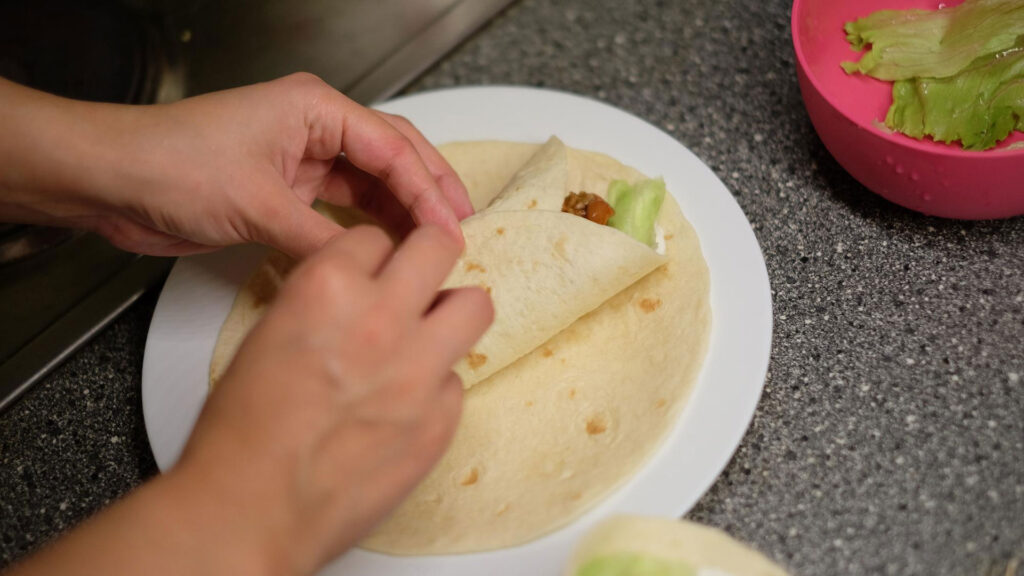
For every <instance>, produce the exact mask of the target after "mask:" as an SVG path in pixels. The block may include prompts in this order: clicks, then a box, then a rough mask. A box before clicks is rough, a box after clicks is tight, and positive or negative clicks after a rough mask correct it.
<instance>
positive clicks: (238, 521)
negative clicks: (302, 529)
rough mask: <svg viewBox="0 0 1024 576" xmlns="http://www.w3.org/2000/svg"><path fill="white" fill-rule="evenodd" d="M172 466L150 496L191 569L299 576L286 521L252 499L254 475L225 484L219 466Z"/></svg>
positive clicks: (259, 500)
mask: <svg viewBox="0 0 1024 576" xmlns="http://www.w3.org/2000/svg"><path fill="white" fill-rule="evenodd" d="M226 468H228V467H227V466H219V467H217V469H211V470H206V469H201V468H196V467H189V468H183V467H180V466H179V467H175V468H174V469H173V470H171V471H169V472H168V473H166V474H164V475H163V476H161V477H160V478H158V479H157V480H155V481H154V482H153V486H152V489H153V491H154V493H155V494H154V497H153V499H154V500H155V501H157V502H158V504H157V505H158V506H161V507H162V508H163V513H162V514H163V515H164V519H165V521H166V522H167V523H168V525H170V526H175V527H176V528H177V529H176V530H175V533H176V534H179V535H180V536H181V537H182V538H183V539H184V540H185V541H184V542H182V546H181V547H182V552H183V553H184V554H188V555H189V556H190V558H191V560H192V561H193V562H195V563H196V565H195V566H194V568H195V571H194V573H221V574H254V575H257V576H262V575H266V576H271V575H274V576H278V575H283V576H299V574H301V572H299V571H298V570H297V569H296V567H295V564H294V562H293V556H292V550H291V549H290V548H291V541H290V539H289V535H288V534H287V532H288V525H287V523H286V522H285V521H284V519H283V518H282V516H281V514H280V513H279V511H278V510H276V509H275V506H274V505H273V504H272V501H273V499H267V498H260V497H253V496H254V494H253V492H254V490H253V488H252V485H253V484H254V483H257V482H259V481H260V479H258V478H241V479H238V480H240V481H241V482H244V484H235V485H230V484H228V483H227V482H225V478H223V477H222V476H223V475H220V474H218V471H219V470H223V469H226Z"/></svg>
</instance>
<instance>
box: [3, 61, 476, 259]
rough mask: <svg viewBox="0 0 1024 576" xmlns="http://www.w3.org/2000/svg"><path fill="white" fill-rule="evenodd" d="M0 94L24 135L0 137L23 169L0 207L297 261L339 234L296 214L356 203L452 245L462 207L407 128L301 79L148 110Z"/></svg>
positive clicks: (161, 247) (131, 237)
mask: <svg viewBox="0 0 1024 576" xmlns="http://www.w3.org/2000/svg"><path fill="white" fill-rule="evenodd" d="M0 96H3V98H2V100H3V101H11V100H13V101H15V102H16V103H17V104H18V106H14V107H13V108H11V107H9V108H8V110H12V109H16V111H17V114H14V113H13V112H12V117H11V118H10V119H9V120H10V125H12V126H13V127H14V130H12V131H11V133H14V132H18V131H19V130H18V129H19V127H21V130H20V131H21V132H24V133H25V134H28V135H29V136H27V137H26V138H27V140H28V142H27V145H26V142H24V141H21V140H19V139H18V138H13V137H12V141H10V142H4V141H3V140H2V139H0V152H4V151H5V150H9V151H10V157H11V158H13V157H14V156H15V155H16V153H20V154H17V155H20V156H22V160H23V161H21V162H19V165H18V166H14V167H12V170H11V171H9V172H10V174H9V176H10V178H9V179H8V180H9V181H8V182H6V183H5V182H0V192H3V194H0V209H2V208H4V204H8V205H14V206H13V208H11V207H10V206H9V207H8V208H9V209H8V210H6V212H8V213H9V214H10V215H11V216H10V218H9V219H14V220H22V221H29V222H34V223H42V224H58V225H73V226H79V227H85V228H88V229H92V230H94V231H97V232H99V233H100V234H102V235H104V236H106V237H107V238H108V239H110V240H111V242H112V243H114V244H115V245H117V246H118V247H121V248H123V249H126V250H130V251H134V252H141V253H147V254H154V255H179V254H188V253H193V252H200V251H206V250H210V249H212V248H214V247H219V246H225V245H230V244H236V243H243V242H260V243H264V244H269V245H271V246H274V247H276V248H278V249H280V250H282V251H283V252H286V253H288V254H290V255H292V256H294V257H297V258H301V257H304V256H306V255H308V254H309V253H311V252H312V251H314V250H316V249H317V248H319V247H320V246H321V245H323V243H324V242H326V241H327V240H328V239H329V238H330V237H332V236H333V235H334V234H336V233H337V232H338V231H340V227H339V226H338V225H337V224H334V223H333V222H331V221H329V220H327V219H326V218H324V217H322V216H320V215H319V214H318V213H316V212H315V211H314V210H312V209H311V208H310V203H311V202H312V201H313V200H314V199H315V198H321V199H324V200H325V201H327V202H330V203H333V204H339V205H356V206H359V207H361V208H363V209H365V210H366V211H367V212H369V213H370V214H371V215H373V216H376V217H377V218H378V219H380V220H381V221H382V222H383V223H384V224H385V225H388V226H389V227H390V228H392V229H393V230H395V231H397V232H398V233H399V234H401V233H404V232H407V231H408V230H409V229H410V228H411V227H412V223H413V221H415V222H416V223H419V224H423V223H433V224H437V225H438V226H440V227H442V228H444V229H445V230H447V231H448V232H449V233H450V234H451V235H452V237H453V238H456V239H457V241H458V242H461V241H462V237H461V232H460V230H459V227H458V220H459V219H462V218H465V217H466V216H468V215H470V214H471V213H472V211H473V210H472V206H471V204H470V203H469V199H468V196H467V194H466V189H465V187H464V186H463V185H462V183H461V181H460V180H459V178H458V176H457V175H456V174H455V173H454V171H452V169H451V167H450V166H449V165H448V163H447V162H446V161H445V160H444V158H442V157H441V155H440V154H439V153H438V152H437V150H436V149H434V147H433V146H431V145H430V143H429V142H427V140H426V139H425V138H424V137H423V135H422V134H420V133H419V131H417V130H416V128H415V127H413V126H412V124H410V123H409V122H408V121H406V120H405V119H403V118H400V117H397V116H391V115H388V114H384V113H381V112H377V111H374V110H369V109H367V108H364V107H362V106H360V105H358V104H356V103H355V102H353V101H352V100H349V99H348V98H346V97H345V96H344V95H342V94H341V93H339V92H337V91H336V90H334V89H333V88H331V87H329V86H328V85H326V84H325V83H323V82H322V81H320V80H319V79H318V78H316V77H314V76H312V75H309V74H293V75H291V76H287V77H285V78H281V79H278V80H274V81H272V82H266V83H263V84H257V85H253V86H247V87H243V88H237V89H233V90H226V91H223V92H216V93H211V94H206V95H203V96H197V97H194V98H189V99H186V100H182V101H180V102H176V103H174V104H168V105H158V106H118V105H108V104H94V103H86V102H75V101H71V100H66V99H60V98H56V97H52V96H48V95H44V94H42V93H38V92H33V91H30V90H28V89H25V88H22V87H18V86H16V85H13V84H11V83H9V82H5V81H3V80H0ZM29 96H31V97H29ZM2 116H3V114H2V113H0V117H2ZM0 119H3V120H5V122H6V121H7V120H8V119H7V118H0ZM15 140H18V141H15ZM0 157H4V155H3V154H0ZM12 163H13V160H12ZM40 191H42V193H40ZM0 212H4V211H3V210H0ZM410 215H411V219H410Z"/></svg>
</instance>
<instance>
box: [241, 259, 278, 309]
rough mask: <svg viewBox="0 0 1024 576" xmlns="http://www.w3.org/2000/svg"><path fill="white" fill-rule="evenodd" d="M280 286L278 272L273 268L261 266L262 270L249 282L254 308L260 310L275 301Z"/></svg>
mask: <svg viewBox="0 0 1024 576" xmlns="http://www.w3.org/2000/svg"><path fill="white" fill-rule="evenodd" d="M279 284H280V279H279V278H278V276H277V274H276V271H275V270H274V269H273V268H268V267H266V266H261V267H260V269H259V270H258V271H257V272H256V274H255V275H254V276H253V278H252V280H250V281H249V293H250V294H252V300H253V302H252V303H253V306H256V307H257V308H260V307H262V306H266V305H267V304H270V303H271V302H273V301H274V297H275V296H277V288H278V285H279Z"/></svg>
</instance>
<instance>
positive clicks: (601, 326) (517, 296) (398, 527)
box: [210, 138, 710, 554]
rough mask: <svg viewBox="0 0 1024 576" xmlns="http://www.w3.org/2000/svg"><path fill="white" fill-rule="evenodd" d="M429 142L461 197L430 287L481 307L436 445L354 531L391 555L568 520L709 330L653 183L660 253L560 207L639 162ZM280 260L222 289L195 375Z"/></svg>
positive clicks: (661, 430)
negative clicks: (419, 472)
mask: <svg viewBox="0 0 1024 576" xmlns="http://www.w3.org/2000/svg"><path fill="white" fill-rule="evenodd" d="M440 150H441V153H442V154H443V155H444V156H445V157H446V158H447V159H448V161H449V162H450V163H451V164H452V166H453V167H454V168H455V170H456V172H458V174H459V176H460V177H461V178H462V179H463V182H464V183H465V184H466V186H467V188H468V189H469V192H470V196H471V199H472V200H473V204H474V206H475V207H476V208H477V210H478V213H477V214H476V215H474V216H472V217H470V218H468V219H466V220H465V221H464V222H463V226H462V227H463V233H464V234H465V237H466V251H465V253H464V254H463V256H462V258H461V259H460V260H459V262H458V263H457V264H456V268H455V269H454V271H453V272H452V274H451V276H450V277H449V278H448V280H447V281H446V283H445V286H446V287H453V286H463V285H469V284H474V285H479V286H483V287H484V288H485V289H486V290H488V292H490V293H491V297H492V299H493V301H494V306H495V322H494V325H493V326H492V327H491V328H490V329H489V330H488V332H487V333H486V334H485V335H484V337H483V338H482V339H481V340H480V342H478V343H477V345H476V346H474V348H473V350H472V352H471V353H470V354H469V356H468V357H467V358H465V359H463V360H462V361H461V362H459V364H458V365H457V366H456V367H455V370H456V372H457V373H459V375H460V376H461V377H462V379H463V384H464V386H465V387H466V388H468V390H467V392H466V397H465V401H464V406H463V416H462V420H461V422H460V424H459V428H458V431H457V432H456V435H455V438H454V440H453V442H452V445H451V446H450V448H449V450H448V452H447V453H446V455H445V456H444V458H443V459H442V460H441V461H440V462H439V463H438V465H437V466H436V467H435V468H434V470H433V471H432V472H431V474H430V475H429V476H428V477H427V478H426V479H425V480H424V481H423V482H422V483H421V484H420V485H419V486H418V487H417V488H416V490H415V491H414V492H413V493H412V494H411V495H410V496H409V498H408V499H407V500H406V501H405V502H404V503H403V504H402V505H401V506H400V507H399V509H398V510H397V511H396V512H395V513H394V514H392V516H391V517H390V518H389V519H387V520H386V521H385V522H384V523H382V524H381V525H380V526H379V527H378V528H377V530H376V531H375V532H374V533H373V534H371V535H370V537H368V538H367V539H366V540H365V541H364V542H363V543H362V546H363V547H365V548H368V549H371V550H377V551H381V552H387V553H392V554H442V553H459V552H471V551H479V550H486V549H493V548H500V547H506V546H512V545H516V544H520V543H523V542H526V541H529V540H532V539H534V538H536V537H538V536H540V535H543V534H545V533H547V532H550V531H551V530H554V529H556V528H558V527H559V526H562V525H564V524H566V523H568V522H569V521H571V520H572V519H573V518H575V517H576V516H578V515H579V514H580V513H582V512H583V511H584V510H586V509H587V508H589V507H590V506H592V505H593V504H595V503H596V502H598V501H599V500H600V499H602V498H603V497H605V496H606V495H607V494H608V493H609V492H610V491H612V490H613V489H614V488H616V487H617V486H618V485H620V484H621V483H622V482H623V481H625V480H626V479H628V478H629V477H630V476H631V475H632V474H633V473H635V472H636V471H637V470H638V468H639V467H640V466H641V465H642V464H643V462H644V461H646V460H647V458H648V457H649V456H650V455H651V453H652V452H653V451H654V449H655V448H656V447H657V446H658V444H659V442H660V441H661V440H662V438H663V437H664V436H665V434H666V433H667V432H668V431H669V430H670V429H671V428H672V426H673V424H674V423H675V420H676V417H677V416H678V414H679V412H680V410H681V408H682V406H683V404H684V403H685V400H686V398H687V396H688V395H689V392H690V389H691V388H692V385H693V382H694V381H695V379H696V377H697V374H698V372H699V370H700V366H701V363H702V361H703V358H704V354H705V351H706V347H707V341H708V336H709V331H710V305H709V285H708V271H707V266H706V264H705V262H704V259H703V257H702V255H701V251H700V245H699V242H698V240H697V237H696V235H695V234H694V231H693V228H692V227H691V226H690V225H689V223H688V222H687V221H686V219H685V218H684V217H683V215H682V213H681V212H680V210H679V207H678V205H677V204H676V203H675V201H674V200H673V199H672V198H671V196H666V198H665V202H664V205H663V206H662V209H661V213H660V215H659V217H658V221H657V224H658V227H659V231H660V238H661V240H662V243H663V249H664V254H659V253H658V252H657V251H655V250H654V249H653V248H652V247H649V246H647V245H645V244H642V243H640V242H637V241H636V240H634V239H633V238H631V237H629V236H627V235H626V234H623V233H622V232H619V231H618V230H615V229H614V228H611V227H608V226H601V225H598V224H595V223H593V222H590V221H588V220H586V219H584V218H580V217H578V216H575V215H572V214H566V213H562V212H561V211H560V209H561V206H562V200H563V199H564V197H565V196H566V194H568V193H569V192H570V191H573V192H577V191H587V192H592V193H596V194H599V195H604V194H605V192H606V190H607V188H608V184H609V182H611V181H612V180H616V179H618V180H626V181H628V182H636V181H639V180H642V179H644V178H645V176H644V175H642V174H640V173H639V172H637V171H636V170H634V169H632V168H629V167H627V166H624V165H622V164H620V163H619V162H617V161H615V160H614V159H611V158H609V157H607V156H604V155H601V154H597V153H593V152H585V151H579V150H574V149H571V148H567V147H566V146H565V145H564V144H562V142H561V141H559V140H558V139H557V138H552V139H551V140H549V141H548V142H547V143H546V144H544V145H538V144H523V143H511V142H496V141H495V142H460V143H454V144H449V145H446V146H442V147H441V148H440ZM289 268H290V262H288V260H287V259H286V258H283V257H281V256H280V255H272V256H271V257H269V258H268V259H267V260H266V261H265V262H264V263H263V264H262V265H261V266H260V268H259V269H258V270H257V272H256V273H255V274H254V275H253V277H252V278H251V279H250V280H249V281H248V282H247V284H246V285H245V286H244V287H243V288H242V290H241V291H240V292H239V295H238V297H237V298H236V300H235V303H234V305H233V308H232V310H231V313H230V314H229V316H228V319H227V321H226V322H225V325H224V327H223V328H222V330H221V335H220V338H219V339H218V342H217V347H216V349H215V351H214V359H213V362H212V364H211V370H210V372H211V373H210V376H211V382H215V381H216V380H217V378H219V377H220V375H221V374H222V373H223V372H224V370H225V369H226V367H227V365H228V363H229V362H230V360H231V358H232V357H233V356H234V353H235V351H236V350H237V348H238V345H239V344H240V343H241V341H242V339H243V338H244V337H245V335H246V334H247V333H248V331H249V330H250V329H251V328H252V326H253V325H254V324H255V323H256V322H257V321H258V319H259V318H260V317H261V316H262V313H263V310H265V307H266V306H267V305H268V304H269V303H270V302H271V301H272V299H273V295H274V293H276V290H277V287H278V286H279V285H280V283H281V282H282V281H283V279H284V277H285V276H286V275H287V272H288V270H289Z"/></svg>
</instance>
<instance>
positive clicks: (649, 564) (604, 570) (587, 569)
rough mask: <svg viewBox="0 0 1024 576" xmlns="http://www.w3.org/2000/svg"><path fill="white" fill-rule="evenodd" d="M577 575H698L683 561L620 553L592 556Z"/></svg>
mask: <svg viewBox="0 0 1024 576" xmlns="http://www.w3.org/2000/svg"><path fill="white" fill-rule="evenodd" d="M576 576H697V571H696V570H695V569H694V568H693V567H692V566H690V565H689V564H684V563H682V562H675V561H672V560H665V559H663V558H655V557H653V556H644V555H640V554H629V553H619V554H610V555H608V556H598V557H596V558H592V559H591V560H589V561H588V562H587V563H586V564H584V565H583V566H580V568H579V569H578V570H576Z"/></svg>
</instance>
